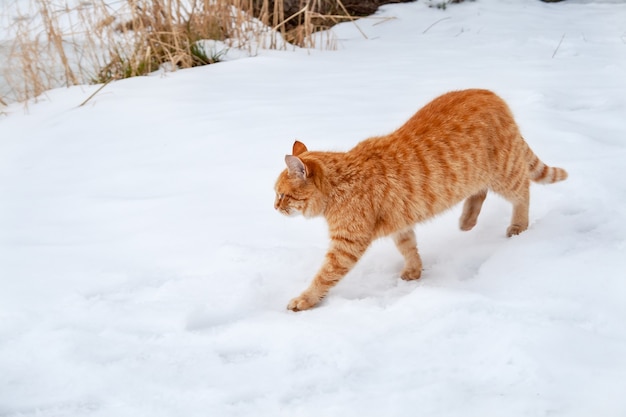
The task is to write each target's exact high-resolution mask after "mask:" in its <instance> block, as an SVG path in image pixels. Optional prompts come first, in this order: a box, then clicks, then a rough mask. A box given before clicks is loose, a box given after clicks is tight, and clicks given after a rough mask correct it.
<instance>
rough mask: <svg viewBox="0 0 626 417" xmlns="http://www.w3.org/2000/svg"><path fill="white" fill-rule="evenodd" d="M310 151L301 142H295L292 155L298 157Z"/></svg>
mask: <svg viewBox="0 0 626 417" xmlns="http://www.w3.org/2000/svg"><path fill="white" fill-rule="evenodd" d="M306 151H308V149H307V148H306V146H305V145H304V143H302V142H300V141H299V140H297V141H295V142H294V143H293V150H292V151H291V154H292V155H295V156H298V155H300V154H301V153H303V152H306Z"/></svg>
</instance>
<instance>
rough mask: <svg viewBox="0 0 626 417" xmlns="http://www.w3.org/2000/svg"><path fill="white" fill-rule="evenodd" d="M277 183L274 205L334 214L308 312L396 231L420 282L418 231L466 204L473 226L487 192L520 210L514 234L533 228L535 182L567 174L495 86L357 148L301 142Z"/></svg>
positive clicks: (466, 225) (463, 94)
mask: <svg viewBox="0 0 626 417" xmlns="http://www.w3.org/2000/svg"><path fill="white" fill-rule="evenodd" d="M285 162H286V164H287V169H285V170H284V171H283V172H282V173H281V174H280V176H279V177H278V181H277V182H276V186H275V191H276V201H275V203H274V207H275V208H276V209H277V210H278V211H280V212H281V213H282V214H285V215H297V214H301V215H304V216H305V217H315V216H324V217H325V218H326V221H327V223H328V228H329V232H330V239H331V243H330V248H329V249H328V253H327V254H326V258H325V260H324V263H323V265H322V267H321V269H320V270H319V272H318V273H317V274H316V275H315V278H314V279H313V282H312V283H311V285H310V286H309V287H308V288H307V289H306V290H305V291H304V292H303V293H302V294H301V295H300V296H298V297H296V298H294V299H293V300H291V302H290V303H289V305H288V307H287V308H288V309H290V310H293V311H300V310H306V309H309V308H311V307H313V306H315V305H316V304H317V303H319V302H320V300H322V299H323V298H324V296H326V294H327V293H328V291H329V289H330V288H332V287H333V286H334V285H335V284H337V282H339V280H341V279H342V278H343V277H344V276H345V275H346V274H347V273H348V271H349V270H350V269H351V268H352V267H353V266H354V265H355V264H356V262H357V261H358V260H359V258H360V257H361V255H363V253H364V252H365V250H366V249H367V248H368V246H369V245H370V243H371V242H372V241H373V240H374V239H376V238H379V237H382V236H387V235H391V236H392V237H393V240H394V242H395V244H396V246H397V248H398V250H399V251H400V253H402V255H403V256H404V259H405V267H404V270H403V271H402V273H401V277H402V279H405V280H413V279H417V278H419V277H420V275H421V272H422V260H421V259H420V256H419V253H418V251H417V245H416V241H415V233H414V231H413V226H414V225H415V224H416V223H419V222H422V221H424V220H426V219H429V218H431V217H433V216H435V215H436V214H438V213H441V212H442V211H444V210H446V209H448V208H450V207H452V206H454V205H455V204H457V203H459V202H460V201H462V200H464V199H465V204H464V206H463V214H462V215H461V219H460V227H461V230H470V229H471V228H473V227H474V226H475V225H476V219H477V218H478V214H479V213H480V209H481V206H482V204H483V201H484V200H485V197H486V196H487V190H492V191H494V192H496V193H498V194H500V195H502V196H503V197H504V198H505V199H507V200H508V201H510V202H511V203H512V204H513V216H512V219H511V224H510V226H509V227H508V229H507V231H506V234H507V236H513V235H517V234H519V233H521V232H523V231H524V230H526V229H527V228H528V201H529V188H530V181H531V180H532V181H535V182H539V183H553V182H557V181H562V180H564V179H566V178H567V172H566V171H565V170H563V169H561V168H552V167H548V166H547V165H545V164H544V163H543V162H541V161H540V160H539V158H538V157H537V155H535V154H534V153H533V151H532V150H531V149H530V148H529V147H528V145H527V144H526V142H525V141H524V138H522V136H521V134H520V131H519V129H518V127H517V124H516V123H515V121H514V120H513V115H512V114H511V111H510V110H509V108H508V106H507V105H506V103H505V102H504V101H503V100H502V99H501V98H500V97H498V96H497V95H495V94H494V93H492V92H491V91H487V90H465V91H455V92H450V93H447V94H444V95H442V96H440V97H438V98H436V99H435V100H433V101H431V102H430V103H428V104H427V105H426V106H424V107H423V108H422V109H421V110H419V111H418V112H417V113H416V114H415V115H414V116H413V117H411V118H410V119H409V121H408V122H406V123H405V124H404V125H403V126H402V127H400V128H399V129H398V130H396V131H395V132H393V133H391V134H389V135H386V136H381V137H374V138H371V139H367V140H365V141H363V142H361V143H359V144H358V145H357V146H355V147H354V148H353V149H351V150H350V151H348V152H309V151H308V150H307V148H306V146H305V145H304V144H302V143H301V142H298V141H296V142H295V143H294V145H293V151H292V155H287V156H285Z"/></svg>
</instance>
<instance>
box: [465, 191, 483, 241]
mask: <svg viewBox="0 0 626 417" xmlns="http://www.w3.org/2000/svg"><path fill="white" fill-rule="evenodd" d="M485 198H487V190H486V189H485V190H482V191H480V192H478V193H476V194H474V195H471V196H469V197H468V198H467V200H465V203H464V204H463V214H461V218H460V219H459V227H460V228H461V230H463V231H468V230H472V228H474V226H476V221H477V220H478V215H479V214H480V209H481V208H482V206H483V202H484V201H485Z"/></svg>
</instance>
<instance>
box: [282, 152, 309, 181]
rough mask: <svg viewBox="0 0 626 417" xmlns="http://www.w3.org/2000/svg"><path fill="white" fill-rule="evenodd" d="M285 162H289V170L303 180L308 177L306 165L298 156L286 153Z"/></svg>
mask: <svg viewBox="0 0 626 417" xmlns="http://www.w3.org/2000/svg"><path fill="white" fill-rule="evenodd" d="M285 163H286V164H287V170H288V171H289V173H290V174H294V175H295V176H296V177H298V178H300V179H301V180H303V179H305V178H306V177H307V172H306V165H304V162H302V160H301V159H300V158H298V157H297V156H293V155H285Z"/></svg>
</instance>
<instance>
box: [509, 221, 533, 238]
mask: <svg viewBox="0 0 626 417" xmlns="http://www.w3.org/2000/svg"><path fill="white" fill-rule="evenodd" d="M527 228H528V227H523V226H521V225H519V224H512V225H510V226H509V227H508V229H506V237H511V236H515V235H519V234H520V233H522V232H523V231H524V230H526V229H527Z"/></svg>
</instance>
